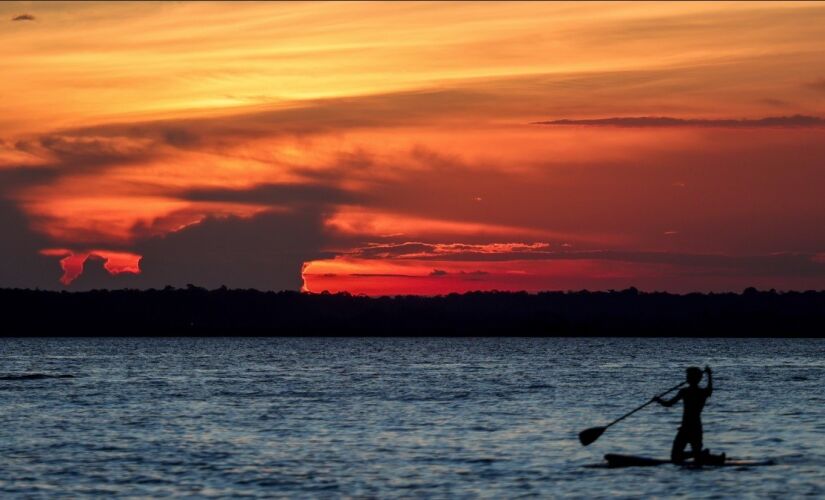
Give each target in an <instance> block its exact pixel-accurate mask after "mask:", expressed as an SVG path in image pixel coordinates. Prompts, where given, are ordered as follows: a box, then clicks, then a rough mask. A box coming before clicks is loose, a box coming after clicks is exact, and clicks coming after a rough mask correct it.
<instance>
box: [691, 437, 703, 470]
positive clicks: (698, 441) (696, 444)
mask: <svg viewBox="0 0 825 500" xmlns="http://www.w3.org/2000/svg"><path fill="white" fill-rule="evenodd" d="M690 451H692V452H693V463H696V464H701V463H702V461H703V458H704V456H703V454H702V431H701V429H700V430H698V431H695V432H693V433H692V434H691V436H690Z"/></svg>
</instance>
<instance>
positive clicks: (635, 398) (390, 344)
mask: <svg viewBox="0 0 825 500" xmlns="http://www.w3.org/2000/svg"><path fill="white" fill-rule="evenodd" d="M0 354H2V357H0V398H2V401H3V406H2V412H0V434H1V435H2V439H0V456H2V457H3V462H2V467H0V492H2V493H3V496H6V497H8V496H11V494H17V495H19V496H32V495H34V496H37V495H50V494H54V493H65V494H67V495H70V496H77V495H92V494H104V495H111V494H125V495H147V496H162V495H174V496H180V495H188V494H197V495H203V496H229V495H253V496H273V495H275V496H286V495H295V496H318V495H321V496H339V495H344V496H352V495H366V496H399V495H405V496H410V495H413V496H437V497H447V496H450V497H452V496H481V497H499V498H500V497H502V496H506V497H514V496H522V495H524V496H531V495H540V496H549V495H555V496H560V495H573V496H586V497H591V498H592V497H600V496H615V495H620V496H621V495H627V496H637V497H638V496H656V495H668V496H671V495H676V496H680V495H683V496H690V497H691V498H697V497H714V496H715V497H718V498H731V497H737V498H742V497H749V496H750V497H765V496H783V495H787V494H788V493H792V494H794V495H804V494H808V495H813V496H822V495H825V404H823V403H825V392H823V390H822V387H821V381H822V380H823V376H824V375H825V340H805V339H801V340H781V339H780V340H766V339H762V340H755V339H754V340H749V339H744V340H743V339H695V340H690V339H495V338H484V339H441V338H436V339H410V338H404V339H376V338H370V339H340V338H332V339H295V338H289V339H259V338H255V339H234V338H232V339H230V338H227V339H145V338H135V339H128V338H126V339H0ZM705 364H710V365H711V366H712V367H713V368H714V384H715V388H714V394H713V397H712V398H711V399H710V400H709V403H708V406H707V407H706V409H705V412H704V414H703V420H704V424H705V445H706V446H708V447H710V448H711V449H712V450H713V451H714V452H717V451H725V452H727V453H728V455H729V456H732V457H737V458H751V459H763V458H773V459H775V460H777V462H778V465H776V466H772V467H761V468H752V469H745V470H738V469H736V468H724V469H713V470H702V471H685V470H681V469H678V468H676V467H671V466H662V467H654V468H638V469H621V470H610V469H593V468H587V467H584V465H587V464H592V463H594V462H599V461H600V460H601V456H602V455H603V454H604V453H608V452H612V453H632V454H645V455H653V456H657V457H666V456H667V455H668V453H669V449H670V442H671V440H672V438H673V435H674V433H675V430H676V427H677V425H678V422H679V419H680V408H678V407H675V408H672V409H664V408H660V407H650V408H646V409H645V410H643V411H641V412H639V413H637V414H635V415H633V416H632V417H630V418H629V419H627V420H626V421H623V422H621V423H620V424H618V425H616V426H615V427H612V428H610V429H609V430H608V431H607V432H606V433H605V434H604V435H603V436H602V437H601V438H600V439H599V440H598V441H597V442H596V443H594V444H592V445H590V446H589V447H587V448H584V447H582V446H581V445H579V443H578V441H577V437H576V434H577V433H578V432H579V431H580V430H582V429H584V428H585V427H590V426H595V425H601V424H605V423H607V422H609V421H610V420H612V419H613V418H615V417H617V416H620V415H622V414H623V413H625V412H626V411H628V410H630V409H632V408H633V407H635V406H637V405H638V404H640V403H642V402H644V401H645V400H646V399H647V398H649V397H651V396H652V395H653V394H655V393H656V392H658V391H660V390H662V389H665V388H667V387H670V386H672V385H674V384H675V383H677V382H679V381H680V379H681V378H682V377H683V368H684V367H685V366H687V365H699V366H704V365H705Z"/></svg>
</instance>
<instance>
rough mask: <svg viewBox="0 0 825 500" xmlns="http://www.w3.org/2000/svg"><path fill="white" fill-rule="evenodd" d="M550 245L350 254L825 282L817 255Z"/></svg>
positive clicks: (396, 247) (373, 249)
mask: <svg viewBox="0 0 825 500" xmlns="http://www.w3.org/2000/svg"><path fill="white" fill-rule="evenodd" d="M551 248H552V247H551V245H550V244H548V243H521V244H519V243H499V244H491V245H467V244H428V243H419V242H410V243H401V244H384V245H370V246H367V247H364V248H361V249H358V250H357V251H355V252H352V253H350V254H348V257H354V258H360V259H400V260H416V261H438V262H451V261H453V262H505V261H519V260H521V261H523V260H529V261H535V260H547V261H551V260H552V261H560V260H599V261H620V262H632V263H639V264H664V265H671V266H675V267H678V268H683V269H685V270H688V269H697V268H700V269H712V270H714V272H716V273H719V274H728V273H729V274H736V275H750V276H799V277H810V276H825V265H823V263H822V261H821V256H820V254H816V253H775V254H768V255H721V254H692V253H678V252H655V251H640V250H579V251H574V250H552V249H551Z"/></svg>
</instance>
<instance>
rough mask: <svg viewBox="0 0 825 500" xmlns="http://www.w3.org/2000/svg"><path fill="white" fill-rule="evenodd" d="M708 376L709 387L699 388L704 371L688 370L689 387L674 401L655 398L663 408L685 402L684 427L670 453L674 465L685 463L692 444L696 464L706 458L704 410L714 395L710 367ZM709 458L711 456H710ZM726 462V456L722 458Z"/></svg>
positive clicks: (680, 428)
mask: <svg viewBox="0 0 825 500" xmlns="http://www.w3.org/2000/svg"><path fill="white" fill-rule="evenodd" d="M705 373H707V374H708V385H707V386H706V387H705V388H702V387H699V382H701V380H702V370H700V369H699V368H698V367H696V366H691V367H690V368H688V369H687V370H686V374H687V383H688V387H686V388H684V389H681V390H679V392H678V393H677V394H676V396H675V397H674V398H673V399H662V398H659V397H657V398H655V400H656V401H657V402H659V403H660V404H661V405H662V406H667V407H670V406H673V405H675V404H676V403H678V402H679V401H680V400H681V401H684V412H683V413H682V426H681V427H679V432H678V433H676V438H675V439H674V440H673V449H672V450H671V451H670V459H671V461H673V463H677V464H680V463H682V462H684V461H685V447H686V446H687V445H688V443H690V449H691V451H692V452H693V459H694V463H696V464H701V463H702V462H703V461H704V459H705V458H706V456H705V454H704V453H703V452H702V418H701V415H702V409H703V408H704V407H705V401H707V399H708V398H709V397H710V395H711V394H712V393H713V375H712V372H711V369H710V367H709V366H706V367H705ZM708 456H709V454H708ZM720 458H722V460H724V454H723V455H721V456H720Z"/></svg>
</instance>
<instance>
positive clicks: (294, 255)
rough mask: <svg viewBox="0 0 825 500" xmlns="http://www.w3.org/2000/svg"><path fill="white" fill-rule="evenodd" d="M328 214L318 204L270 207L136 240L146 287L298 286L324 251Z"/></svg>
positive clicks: (138, 280) (138, 278)
mask: <svg viewBox="0 0 825 500" xmlns="http://www.w3.org/2000/svg"><path fill="white" fill-rule="evenodd" d="M323 218H324V214H323V212H322V211H321V210H320V209H317V208H306V209H297V210H294V211H290V212H267V213H263V214H259V215H257V216H255V217H251V218H239V217H226V218H214V217H210V218H207V219H205V220H203V221H202V222H200V223H198V224H194V225H192V226H189V227H186V228H184V229H182V230H180V231H177V232H174V233H170V234H167V235H165V236H160V237H155V238H151V239H148V240H146V241H143V242H141V243H139V244H137V245H136V247H135V249H134V251H136V252H137V253H139V254H140V255H142V256H143V258H142V260H141V262H140V267H141V274H140V275H138V276H136V277H135V278H134V280H133V282H134V286H137V287H140V288H161V287H164V286H166V285H172V286H178V287H182V286H185V285H187V284H189V283H192V284H195V285H199V286H204V287H207V288H216V287H220V286H222V285H226V286H228V287H231V288H257V289H260V290H286V289H291V290H298V289H300V287H301V286H302V284H303V281H302V278H301V272H302V266H303V265H304V263H305V262H307V261H310V260H313V259H320V258H328V257H331V255H330V254H328V253H326V252H324V250H323V249H324V247H325V246H326V244H327V235H326V233H325V230H324V226H323Z"/></svg>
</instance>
